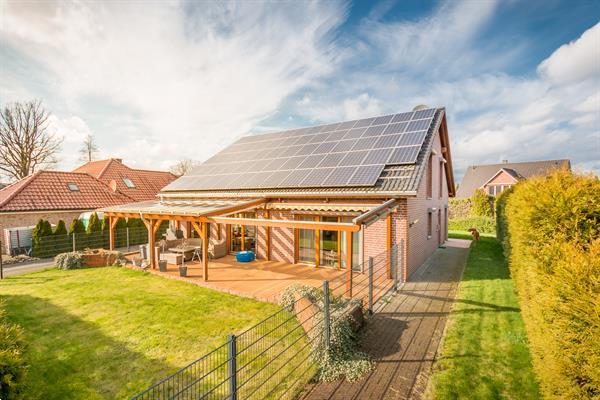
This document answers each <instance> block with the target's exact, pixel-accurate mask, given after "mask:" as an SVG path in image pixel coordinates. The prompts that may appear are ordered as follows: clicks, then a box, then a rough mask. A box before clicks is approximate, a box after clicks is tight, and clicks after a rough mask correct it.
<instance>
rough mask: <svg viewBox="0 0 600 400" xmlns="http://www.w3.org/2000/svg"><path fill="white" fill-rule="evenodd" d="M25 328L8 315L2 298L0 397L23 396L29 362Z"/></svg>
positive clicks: (8, 398) (10, 398) (3, 399)
mask: <svg viewBox="0 0 600 400" xmlns="http://www.w3.org/2000/svg"><path fill="white" fill-rule="evenodd" d="M24 351H25V336H24V333H23V328H21V327H20V326H19V325H17V324H14V323H12V322H10V321H9V320H8V318H7V317H6V311H5V309H4V302H3V301H1V300H0V399H2V400H16V399H22V398H23V391H24V386H25V383H24V382H25V375H26V372H27V367H28V366H27V363H26V361H25V358H24V355H23V352H24Z"/></svg>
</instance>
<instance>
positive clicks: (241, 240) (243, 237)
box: [229, 213, 256, 253]
mask: <svg viewBox="0 0 600 400" xmlns="http://www.w3.org/2000/svg"><path fill="white" fill-rule="evenodd" d="M234 217H235V218H255V214H254V213H240V214H235V215H234ZM229 234H230V237H231V244H230V246H229V250H230V251H231V252H234V253H235V252H238V251H244V250H252V251H254V252H255V251H256V227H255V226H250V225H230V232H229Z"/></svg>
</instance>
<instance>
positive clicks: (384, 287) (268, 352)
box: [132, 243, 404, 400]
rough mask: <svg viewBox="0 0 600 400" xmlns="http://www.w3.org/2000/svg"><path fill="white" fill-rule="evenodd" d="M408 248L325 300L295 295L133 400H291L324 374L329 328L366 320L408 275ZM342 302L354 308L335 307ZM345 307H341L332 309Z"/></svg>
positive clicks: (338, 284) (332, 286) (354, 276)
mask: <svg viewBox="0 0 600 400" xmlns="http://www.w3.org/2000/svg"><path fill="white" fill-rule="evenodd" d="M402 252H403V249H402V243H401V244H399V245H395V246H393V247H392V248H391V249H389V250H388V251H385V252H383V253H381V254H378V255H377V256H375V257H371V258H369V259H368V261H367V263H365V264H366V265H363V266H361V268H360V271H363V272H360V271H351V272H348V274H347V275H346V274H344V275H342V276H340V277H339V278H336V279H334V280H332V281H325V282H323V289H322V291H321V292H319V293H320V300H319V301H317V302H315V301H314V299H313V298H310V296H309V295H307V294H297V295H296V297H295V298H294V299H293V301H292V302H291V304H286V305H285V307H284V308H282V309H281V310H280V311H278V312H276V313H274V314H272V315H271V316H269V317H267V318H265V319H264V320H262V321H260V322H259V323H257V324H256V325H254V326H252V327H250V328H248V329H246V330H245V331H243V332H241V333H239V334H238V335H229V337H228V340H227V342H225V343H223V344H222V345H220V346H219V347H218V348H216V349H215V350H213V351H212V352H210V353H208V354H206V355H204V356H203V357H201V358H200V359H198V360H196V361H194V362H193V363H191V364H189V365H188V366H186V367H184V368H182V369H181V370H179V371H177V372H175V373H174V374H172V375H170V376H168V377H167V378H165V379H163V380H161V381H160V382H157V383H156V384H154V385H152V386H151V387H150V388H148V389H146V390H145V391H144V392H142V393H140V394H138V395H136V396H134V397H132V400H155V399H228V400H237V399H293V398H295V397H296V396H297V395H298V393H299V392H300V391H301V390H302V388H303V387H304V385H305V384H306V383H308V382H309V381H310V379H311V378H312V377H313V376H314V375H315V373H316V372H317V371H318V365H317V364H316V362H315V359H316V358H317V357H316V354H315V352H318V351H323V349H324V348H328V345H329V343H330V342H329V341H330V331H331V325H332V324H333V323H334V322H335V321H336V319H338V318H342V317H343V316H344V315H345V314H348V313H351V312H352V309H351V307H349V306H348V304H360V306H361V308H362V309H363V310H364V312H366V313H373V312H375V311H376V307H375V305H376V304H377V303H378V302H380V301H381V299H382V298H383V296H384V294H385V293H387V292H388V291H390V290H392V289H395V288H397V287H398V285H399V284H400V283H402V281H403V279H402V277H403V276H404V263H403V262H402V260H403V258H402V254H403V253H402ZM340 298H344V299H346V300H354V301H351V302H336V301H335V300H336V299H340ZM334 303H336V304H342V305H343V306H336V307H340V308H335V307H334V306H333V304H334Z"/></svg>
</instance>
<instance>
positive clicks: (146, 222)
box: [138, 216, 150, 231]
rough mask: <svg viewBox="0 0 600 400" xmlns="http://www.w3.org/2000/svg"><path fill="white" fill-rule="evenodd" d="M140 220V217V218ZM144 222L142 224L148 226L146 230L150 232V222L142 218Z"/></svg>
mask: <svg viewBox="0 0 600 400" xmlns="http://www.w3.org/2000/svg"><path fill="white" fill-rule="evenodd" d="M138 218H139V216H138ZM140 219H141V220H142V222H143V223H144V225H146V230H148V231H150V222H149V221H147V220H146V219H145V218H140Z"/></svg>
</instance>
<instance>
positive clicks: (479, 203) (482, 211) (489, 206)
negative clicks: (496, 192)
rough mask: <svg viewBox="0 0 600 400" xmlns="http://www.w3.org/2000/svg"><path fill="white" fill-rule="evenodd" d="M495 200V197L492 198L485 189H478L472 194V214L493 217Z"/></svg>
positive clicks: (473, 215)
mask: <svg viewBox="0 0 600 400" xmlns="http://www.w3.org/2000/svg"><path fill="white" fill-rule="evenodd" d="M493 201H494V200H493V198H490V196H488V195H487V194H486V193H485V192H484V191H483V190H481V189H478V190H476V191H475V193H473V196H471V211H470V213H471V216H472V217H493V216H494V211H493Z"/></svg>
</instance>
